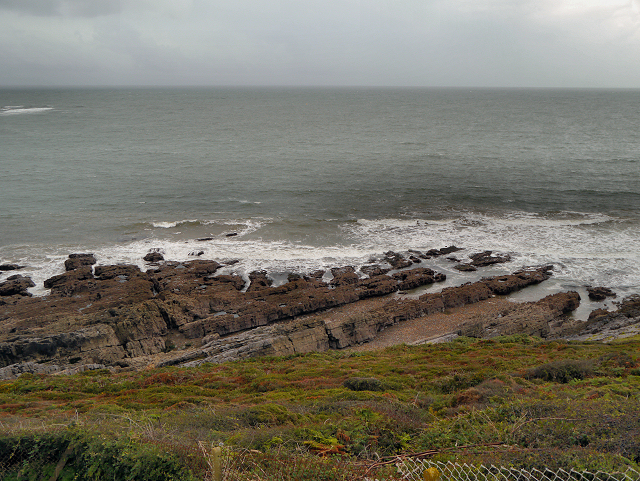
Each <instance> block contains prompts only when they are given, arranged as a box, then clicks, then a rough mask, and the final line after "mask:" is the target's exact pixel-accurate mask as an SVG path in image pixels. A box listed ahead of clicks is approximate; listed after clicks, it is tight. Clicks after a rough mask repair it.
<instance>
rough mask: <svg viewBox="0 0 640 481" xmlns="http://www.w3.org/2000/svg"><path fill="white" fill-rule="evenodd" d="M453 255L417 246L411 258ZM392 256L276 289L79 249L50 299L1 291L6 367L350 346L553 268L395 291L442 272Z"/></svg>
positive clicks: (203, 269)
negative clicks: (102, 257) (339, 311)
mask: <svg viewBox="0 0 640 481" xmlns="http://www.w3.org/2000/svg"><path fill="white" fill-rule="evenodd" d="M455 250H459V249H458V248H455V247H449V248H444V249H440V250H435V249H434V250H432V251H427V252H426V253H421V252H419V251H412V252H411V253H410V256H409V257H413V258H415V259H416V260H417V259H424V258H428V257H432V256H439V255H446V254H449V253H451V252H455ZM488 255H489V256H490V254H488ZM485 257H486V256H485ZM385 258H386V259H387V260H388V261H389V264H391V263H393V264H395V265H396V266H398V267H399V266H405V267H404V268H402V270H397V271H395V272H394V271H390V270H389V269H388V268H387V267H385V266H384V265H383V266H379V265H371V266H367V267H366V268H362V269H361V270H360V271H359V272H358V271H356V269H355V268H353V267H350V266H345V267H341V268H336V269H332V270H331V273H328V272H324V271H318V272H314V273H311V274H309V275H307V276H300V275H295V274H292V275H290V276H289V279H288V282H286V283H285V284H283V285H279V286H274V285H273V281H272V279H270V278H269V276H268V275H267V273H266V272H263V271H256V272H252V273H250V274H249V282H248V283H247V284H246V285H245V280H244V279H243V278H242V277H241V276H239V275H235V274H224V275H217V272H218V270H219V269H220V268H221V267H222V266H223V265H222V264H220V263H218V262H216V261H212V260H200V259H198V260H192V261H188V262H169V261H165V262H161V263H159V264H158V265H154V266H152V267H151V268H150V269H149V270H147V271H146V272H142V271H141V270H140V269H139V268H138V267H137V266H134V265H111V266H100V265H98V266H95V267H94V264H95V258H94V256H92V255H91V254H77V255H72V256H70V257H69V259H68V261H67V262H65V268H66V269H67V271H66V272H64V273H63V274H60V275H57V276H54V277H51V278H49V279H47V280H46V281H45V287H47V288H49V289H51V293H50V295H48V296H46V297H41V298H39V297H38V298H37V297H30V296H29V295H28V294H29V293H28V291H27V289H28V287H31V286H32V285H33V283H32V281H31V280H30V279H29V278H26V277H21V276H15V277H14V278H9V279H10V280H7V281H6V282H4V283H2V285H1V286H0V287H2V289H4V290H3V291H2V292H6V294H3V297H0V368H5V369H3V370H2V372H4V373H6V375H7V376H13V375H17V374H19V373H20V372H55V371H64V370H68V369H84V368H83V367H82V366H106V367H112V368H138V367H143V366H145V365H148V364H149V363H164V364H185V363H199V362H205V361H208V362H222V361H226V360H232V359H241V358H246V357H251V356H258V355H286V354H292V353H300V352H310V351H322V350H327V349H342V348H345V347H348V346H353V345H355V344H359V343H363V342H367V341H369V340H371V339H373V338H375V336H376V335H377V334H378V333H379V332H380V331H381V330H383V329H385V328H387V327H389V326H391V325H393V324H396V323H398V322H402V321H404V320H407V319H416V318H419V317H421V316H425V315H428V314H429V313H433V312H441V311H443V310H445V309H449V308H453V307H457V306H462V305H466V304H469V303H474V302H478V301H480V300H483V299H487V298H489V297H491V296H494V295H505V294H508V293H510V292H513V291H515V290H518V289H522V288H523V287H526V286H528V285H532V284H537V283H539V282H542V281H544V280H545V279H547V278H549V276H550V275H551V272H550V270H551V267H550V266H546V267H542V268H538V269H532V270H524V271H519V272H516V273H514V274H512V275H508V276H499V277H493V278H488V279H483V280H481V281H478V282H475V283H473V284H465V285H462V286H458V287H450V288H446V289H443V290H442V292H439V293H429V294H424V295H422V296H420V297H410V296H408V297H407V296H405V297H402V296H401V297H398V296H397V295H396V296H390V295H391V294H394V293H398V292H403V291H407V290H410V289H415V288H417V287H421V286H426V285H430V284H432V283H435V282H441V281H443V280H445V276H444V275H443V274H440V273H436V272H434V271H433V270H431V269H428V268H425V267H416V264H419V263H420V262H421V261H419V260H418V261H417V262H416V261H408V264H407V262H403V261H402V259H405V258H404V256H402V255H401V254H397V253H393V252H388V253H386V254H385ZM405 260H406V259H405ZM229 264H230V263H227V265H229ZM365 272H366V274H365ZM364 275H368V277H363V276H364ZM12 277H13V276H12ZM384 296H387V297H384ZM375 298H379V301H378V300H376V302H375V303H373V304H371V306H372V307H370V308H366V309H354V310H353V313H352V314H351V315H348V316H341V317H333V316H332V314H331V312H332V311H331V309H334V308H337V307H340V306H344V305H346V304H352V303H356V302H360V303H361V304H365V303H366V302H369V301H367V300H369V299H371V300H373V299H375ZM361 304H359V305H361ZM554 312H555V311H554ZM320 314H322V315H320ZM30 363H31V364H30ZM30 366H31V367H30ZM34 366H38V367H37V369H36V368H35V367H34ZM54 366H55V367H54ZM38 370H40V371H38ZM48 370H52V371H48ZM2 372H0V377H1V376H2V375H3V374H2Z"/></svg>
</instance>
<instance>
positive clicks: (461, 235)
mask: <svg viewBox="0 0 640 481" xmlns="http://www.w3.org/2000/svg"><path fill="white" fill-rule="evenodd" d="M274 222H276V221H274V220H273V219H267V218H260V219H249V220H247V219H219V220H209V221H202V222H198V226H200V227H197V226H196V227H197V229H201V228H205V229H208V230H205V232H206V231H215V232H217V234H216V235H212V236H211V237H203V238H204V239H206V240H197V238H196V237H195V236H194V237H193V238H185V235H184V234H181V235H178V234H177V232H171V231H170V230H169V231H167V234H172V235H170V236H166V235H163V236H162V237H152V238H146V239H142V240H134V241H131V242H128V243H118V244H111V245H93V246H88V245H84V246H79V245H60V246H51V247H47V248H42V247H37V246H32V247H30V246H8V247H3V248H0V258H2V262H3V263H16V264H23V265H27V266H28V268H27V269H24V270H22V271H18V272H15V271H13V272H8V273H2V274H1V275H0V280H3V279H6V277H8V276H9V275H11V274H14V273H20V274H23V275H29V276H31V277H32V278H33V280H34V282H36V284H37V287H36V288H33V289H32V292H33V293H34V294H44V293H46V290H45V289H44V288H43V287H42V285H43V281H44V280H45V279H47V278H48V277H51V276H53V275H55V274H60V273H62V272H63V271H64V266H63V265H64V260H65V259H66V258H67V255H68V254H69V253H72V252H93V253H94V254H95V255H96V258H97V260H98V263H99V264H102V265H105V264H135V265H138V266H139V267H140V268H141V269H143V270H145V269H147V268H148V265H147V264H146V263H145V262H144V261H143V260H142V258H143V257H144V255H145V254H147V253H148V252H149V251H150V250H152V249H161V250H162V252H163V253H164V256H165V259H167V260H172V261H187V260H192V259H212V260H217V261H224V260H230V259H236V260H239V262H238V263H236V264H233V265H231V266H228V267H225V268H224V269H223V270H222V271H221V272H224V273H228V272H235V273H238V274H240V275H243V276H245V277H246V276H247V275H248V273H249V272H251V271H253V270H256V269H266V270H267V271H268V272H270V273H271V274H272V275H274V276H275V277H277V276H280V277H281V278H283V279H284V278H286V275H284V274H286V273H287V272H296V273H301V274H305V273H308V272H311V271H313V270H317V269H329V268H331V267H336V266H344V265H353V266H355V267H359V266H362V265H364V264H367V263H369V262H370V261H371V259H372V258H374V259H377V261H378V262H380V261H382V253H384V252H386V251H388V250H394V251H398V252H406V251H407V250H408V249H418V250H428V249H432V248H441V247H445V246H448V245H456V246H458V247H462V248H464V250H463V251H460V252H457V253H456V254H455V256H456V257H458V258H460V259H463V260H464V259H465V258H466V257H467V256H468V255H469V254H472V253H475V252H479V251H482V250H486V249H489V250H493V251H494V252H501V253H509V254H510V255H511V256H512V262H510V263H507V264H503V265H498V266H494V267H492V268H491V269H481V270H480V271H478V273H477V274H474V275H475V276H476V277H481V276H485V275H495V274H500V273H507V272H511V271H513V270H516V269H518V268H520V267H524V266H537V265H546V264H553V265H554V276H553V278H552V280H551V281H548V282H547V283H545V286H544V287H543V288H542V289H541V292H545V293H551V292H554V291H557V290H566V289H573V288H581V287H582V286H585V285H604V286H608V287H611V288H613V289H614V290H616V292H618V293H619V294H620V295H626V294H630V293H634V292H637V291H638V288H639V287H640V246H639V245H638V243H637V239H638V238H639V237H640V225H638V224H637V223H633V222H624V220H623V219H615V218H610V217H608V216H599V215H595V216H594V215H590V214H577V213H558V214H554V216H546V217H544V216H535V215H529V214H521V213H512V214H509V215H507V216H490V215H480V214H474V213H464V214H461V215H455V216H452V217H451V218H448V219H442V218H440V219H427V218H421V219H393V218H389V219H378V220H371V219H361V220H359V221H357V222H347V223H344V224H342V226H341V227H340V229H339V232H337V233H336V234H335V235H334V236H333V237H332V239H333V240H332V241H331V243H326V244H325V245H311V244H309V243H305V242H301V241H292V240H291V239H287V238H285V237H286V235H285V234H284V233H283V238H281V239H275V240H273V237H272V235H273V232H274V231H276V232H277V226H278V224H277V222H276V223H274ZM193 223H194V221H191V220H183V221H175V222H166V223H165V222H163V221H158V222H154V223H153V225H154V226H155V227H157V228H160V229H162V230H164V229H169V228H175V227H177V226H179V225H183V224H184V225H185V228H184V229H183V228H180V231H182V232H186V233H187V235H188V232H191V231H190V229H191V226H187V224H193ZM331 225H334V224H331ZM229 228H232V229H233V232H234V233H237V234H238V235H236V236H233V237H227V236H225V235H224V233H225V232H228V231H229ZM263 228H267V229H268V230H269V236H267V237H268V239H263V238H262V237H261V236H262V235H264V234H265V233H266V232H267V231H266V230H261V229H263ZM300 228H302V227H300ZM311 228H314V227H311ZM199 232H200V230H199ZM160 233H161V232H160ZM200 251H202V252H203V253H202V255H200V256H195V255H194V254H196V253H199V252H200ZM425 265H426V266H428V267H432V268H435V269H436V270H440V271H442V272H445V273H446V274H447V275H448V276H449V277H450V281H448V283H447V285H452V283H455V282H465V281H468V280H474V279H475V277H473V276H474V275H471V274H469V275H466V274H464V275H463V274H461V273H458V272H457V271H455V270H454V269H453V264H452V263H451V262H450V261H448V260H446V259H443V258H438V259H433V260H431V261H428V262H427V263H426V264H425ZM441 287H442V286H437V288H441ZM434 288H435V287H434ZM547 291H548V292H547Z"/></svg>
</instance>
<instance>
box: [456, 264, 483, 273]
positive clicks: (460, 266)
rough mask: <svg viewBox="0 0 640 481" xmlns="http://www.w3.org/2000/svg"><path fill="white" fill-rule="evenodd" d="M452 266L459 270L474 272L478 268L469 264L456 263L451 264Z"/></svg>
mask: <svg viewBox="0 0 640 481" xmlns="http://www.w3.org/2000/svg"><path fill="white" fill-rule="evenodd" d="M453 268H454V269H455V270H457V271H460V272H474V271H477V270H478V269H477V268H476V267H474V266H472V265H471V264H458V265H455V266H453Z"/></svg>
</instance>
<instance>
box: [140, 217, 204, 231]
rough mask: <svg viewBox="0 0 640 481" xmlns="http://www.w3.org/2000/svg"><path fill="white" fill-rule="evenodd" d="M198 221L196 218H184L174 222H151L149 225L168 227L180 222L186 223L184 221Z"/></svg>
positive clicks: (175, 225)
mask: <svg viewBox="0 0 640 481" xmlns="http://www.w3.org/2000/svg"><path fill="white" fill-rule="evenodd" d="M195 222H198V219H185V220H177V221H175V222H162V221H159V222H152V223H151V225H152V226H153V227H159V228H162V229H170V228H172V227H177V226H179V225H181V224H186V223H195Z"/></svg>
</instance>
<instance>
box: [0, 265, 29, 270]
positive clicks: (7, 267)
mask: <svg viewBox="0 0 640 481" xmlns="http://www.w3.org/2000/svg"><path fill="white" fill-rule="evenodd" d="M24 268H25V266H20V265H18V264H0V272H8V271H17V270H19V269H24Z"/></svg>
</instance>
